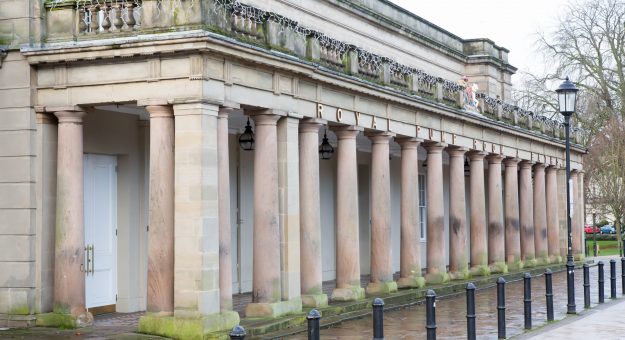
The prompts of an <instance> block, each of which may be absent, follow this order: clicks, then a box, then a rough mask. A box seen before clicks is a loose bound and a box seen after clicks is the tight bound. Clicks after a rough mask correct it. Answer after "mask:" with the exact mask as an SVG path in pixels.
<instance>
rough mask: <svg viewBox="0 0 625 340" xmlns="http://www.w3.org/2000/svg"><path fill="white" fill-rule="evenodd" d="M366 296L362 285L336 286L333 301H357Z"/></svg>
mask: <svg viewBox="0 0 625 340" xmlns="http://www.w3.org/2000/svg"><path fill="white" fill-rule="evenodd" d="M364 298H365V289H364V288H362V287H349V288H334V290H333V291H332V298H331V299H332V301H356V300H362V299H364Z"/></svg>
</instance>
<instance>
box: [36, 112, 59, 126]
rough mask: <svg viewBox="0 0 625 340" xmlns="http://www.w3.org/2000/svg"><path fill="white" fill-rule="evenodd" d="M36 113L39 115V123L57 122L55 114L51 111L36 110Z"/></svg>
mask: <svg viewBox="0 0 625 340" xmlns="http://www.w3.org/2000/svg"><path fill="white" fill-rule="evenodd" d="M35 112H36V113H35V115H36V117H37V124H56V123H57V120H56V118H55V116H54V115H53V114H51V113H47V112H43V111H41V112H40V111H36V110H35Z"/></svg>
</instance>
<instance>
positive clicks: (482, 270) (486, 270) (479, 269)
mask: <svg viewBox="0 0 625 340" xmlns="http://www.w3.org/2000/svg"><path fill="white" fill-rule="evenodd" d="M469 273H471V276H488V275H490V267H488V266H487V265H485V264H481V265H478V266H475V267H471V270H470V271H469Z"/></svg>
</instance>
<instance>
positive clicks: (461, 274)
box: [449, 268, 471, 280]
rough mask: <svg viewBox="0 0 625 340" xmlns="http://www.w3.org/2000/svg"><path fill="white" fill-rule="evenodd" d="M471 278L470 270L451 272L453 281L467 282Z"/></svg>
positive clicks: (450, 275) (450, 276)
mask: <svg viewBox="0 0 625 340" xmlns="http://www.w3.org/2000/svg"><path fill="white" fill-rule="evenodd" d="M470 277H471V273H470V272H469V269H468V268H464V269H461V270H458V271H453V272H449V278H450V279H451V280H466V279H468V278H470Z"/></svg>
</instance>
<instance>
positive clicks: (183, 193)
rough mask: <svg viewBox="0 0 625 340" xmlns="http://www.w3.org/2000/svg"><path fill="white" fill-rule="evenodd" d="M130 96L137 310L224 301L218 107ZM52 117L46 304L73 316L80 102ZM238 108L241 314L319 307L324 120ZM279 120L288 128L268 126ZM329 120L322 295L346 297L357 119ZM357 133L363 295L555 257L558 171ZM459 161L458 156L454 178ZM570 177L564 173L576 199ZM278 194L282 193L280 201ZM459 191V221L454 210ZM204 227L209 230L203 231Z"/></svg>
mask: <svg viewBox="0 0 625 340" xmlns="http://www.w3.org/2000/svg"><path fill="white" fill-rule="evenodd" d="M140 105H142V106H145V108H146V110H147V111H148V112H149V114H150V197H149V211H150V214H149V216H150V217H149V221H150V234H151V235H157V236H152V237H150V238H149V246H148V254H149V255H148V262H149V264H148V295H147V301H148V302H147V305H148V311H149V312H151V313H157V314H159V313H160V314H163V315H171V314H174V315H181V316H182V315H194V313H196V314H197V313H199V314H201V315H204V314H210V313H220V312H221V313H224V312H228V311H231V310H232V278H231V274H230V270H231V257H230V251H231V249H230V228H231V226H230V221H229V216H230V206H229V202H230V197H229V195H230V192H229V181H230V179H229V173H230V172H229V169H228V163H229V162H228V157H229V155H228V138H227V136H228V117H229V112H231V111H232V110H231V109H227V108H219V107H217V106H214V105H208V104H202V103H197V104H184V105H182V106H181V105H178V106H173V107H172V106H171V105H169V104H167V103H166V102H164V101H145V102H142V103H140ZM54 113H55V114H56V116H57V117H59V127H58V136H59V137H58V148H59V154H58V157H59V162H58V166H59V169H58V183H57V186H58V192H59V193H58V197H57V210H58V212H57V216H59V223H58V225H57V228H58V230H57V235H59V231H60V232H61V233H60V235H61V236H62V237H63V238H62V240H61V242H59V241H57V249H56V273H57V276H56V277H57V279H56V280H55V306H64V307H63V308H65V311H66V312H71V313H72V314H75V315H80V314H81V313H82V314H84V312H85V310H84V277H83V275H82V273H80V271H79V269H78V268H77V267H75V266H74V265H73V263H74V262H72V261H75V258H74V257H80V256H81V254H82V251H83V250H82V249H83V244H82V243H83V239H82V232H83V225H82V223H83V222H82V204H83V203H82V180H75V178H76V177H75V176H77V174H80V176H82V130H81V129H79V128H78V127H79V126H80V123H81V121H82V117H83V116H84V112H83V111H81V110H79V109H76V108H74V109H59V110H56V111H54ZM245 113H246V114H248V115H249V116H250V117H251V118H252V119H253V120H254V122H255V143H256V149H255V151H254V152H255V155H254V233H253V292H252V296H253V301H252V303H251V304H249V305H248V306H247V308H246V315H247V316H248V317H249V316H278V315H282V314H285V313H289V312H292V311H296V310H301V308H302V305H304V306H306V307H319V306H323V305H326V304H327V303H328V297H327V296H326V295H325V294H323V292H322V289H321V287H322V275H321V273H322V268H321V263H322V259H321V242H322V239H321V226H320V193H319V184H320V178H319V156H318V141H319V130H320V127H321V126H323V125H326V124H327V122H326V121H325V120H323V119H319V118H303V117H298V116H293V115H291V116H289V115H288V114H287V113H285V112H280V111H273V110H259V111H253V112H249V111H247V112H245ZM285 119H288V120H289V123H288V124H279V122H280V121H281V120H285ZM331 129H332V131H334V133H335V134H336V136H337V138H338V145H337V153H336V155H335V157H336V158H337V169H336V176H337V182H336V288H335V289H334V291H333V293H332V296H331V299H332V300H334V301H348V300H357V299H361V298H363V297H364V296H365V289H364V288H365V287H361V283H360V279H361V275H360V274H361V273H360V258H361V257H360V249H359V212H358V206H359V205H358V181H357V157H356V155H357V145H356V137H357V135H358V134H360V133H362V132H363V130H364V129H363V128H362V127H359V126H346V125H342V126H338V125H333V126H332V127H331ZM279 136H280V141H279ZM365 136H367V137H368V138H369V139H370V141H371V145H372V150H371V207H372V209H371V276H370V283H369V284H368V285H367V287H366V293H368V294H372V295H375V294H379V293H388V292H393V291H396V290H397V289H398V287H401V288H404V287H419V286H422V285H423V284H424V282H428V283H441V282H445V281H448V280H450V279H463V278H466V277H468V276H469V275H487V274H489V273H496V272H506V271H508V270H512V269H514V270H517V269H520V268H523V267H524V266H534V265H535V264H536V263H549V262H558V261H560V259H561V257H562V256H563V255H564V254H562V253H561V250H560V241H559V239H560V235H559V233H560V217H559V216H560V214H559V213H558V203H557V202H558V200H559V199H560V196H561V195H560V194H559V192H558V176H564V172H563V170H561V169H559V168H558V167H557V166H554V165H547V164H544V163H540V162H533V161H531V160H523V159H520V158H516V157H512V158H511V157H505V156H504V155H501V154H498V153H489V152H485V151H475V150H469V149H467V148H462V147H457V146H453V145H449V144H446V143H442V142H436V141H423V140H420V139H418V138H413V137H406V136H399V135H396V134H394V133H390V132H387V131H374V130H367V132H366V133H365ZM393 138H394V139H395V141H397V142H398V143H399V145H400V146H401V185H400V186H401V193H400V195H401V216H400V221H401V223H400V231H401V242H400V244H401V249H400V273H399V277H400V278H399V280H398V281H397V282H395V281H394V280H393V268H392V265H391V190H390V176H391V174H390V164H389V143H390V141H391V140H392V139H393ZM283 143H284V145H285V147H282V145H283ZM279 145H280V146H279ZM420 145H421V146H422V147H424V148H425V149H426V150H427V228H426V230H427V234H426V239H427V257H426V261H425V262H426V263H425V265H426V266H425V267H426V272H425V276H422V268H421V267H422V264H421V260H420V249H419V247H420V237H421V235H420V227H419V194H418V193H419V190H418V185H419V184H418V172H419V165H418V160H417V155H418V152H417V150H418V147H419V146H420ZM445 152H446V153H447V154H448V155H449V181H450V183H449V190H450V194H449V215H448V218H449V223H448V224H449V240H448V243H449V245H450V246H449V247H448V248H446V247H445V243H446V240H445V224H446V221H445V218H446V217H445V213H444V212H445V209H444V207H445V200H444V192H443V188H444V186H443V172H444V171H443V155H444V153H445ZM465 157H468V160H469V163H470V165H469V171H468V179H467V175H466V174H465V171H466V170H465ZM485 162H487V163H488V170H487V177H486V178H487V180H486V179H485V174H486V171H485V166H484V164H485ZM502 165H503V166H504V167H505V172H504V175H503V176H502ZM573 176H577V174H576V172H574V174H573ZM532 177H533V179H532ZM70 178H71V180H70ZM502 178H503V180H502ZM574 178H575V177H574ZM466 180H468V181H469V194H468V197H466V196H465V181H466ZM579 182H580V181H576V180H574V181H573V183H574V188H573V193H574V195H575V197H576V198H578V197H580V196H581V190H580V189H579ZM174 188H175V189H176V190H174ZM486 192H487V193H488V194H487V195H486ZM284 195H289V196H288V199H285V196H284ZM467 199H468V200H470V209H469V216H470V218H469V222H470V223H467V218H466V216H467V210H468V208H467ZM579 201H581V200H579V199H577V200H575V202H579ZM578 206H579V207H580V208H579V209H577V210H576V214H581V204H578ZM576 216H578V217H577V218H574V219H573V220H574V230H573V241H574V246H573V251H574V252H575V253H576V254H581V249H582V247H581V236H582V230H581V228H582V222H581V216H582V215H576ZM215 221H218V223H214V222H215ZM213 224H214V225H215V226H213ZM286 224H288V225H286ZM467 226H468V227H467ZM215 233H218V235H219V238H218V240H214V235H215ZM468 234H470V237H467V235H468ZM198 239H199V241H198ZM174 244H175V246H174ZM285 244H286V246H285ZM467 247H468V251H467ZM446 252H448V257H449V266H447V263H446V261H445V258H446ZM174 259H175V261H174ZM180 261H183V262H180ZM293 273H296V274H295V275H292V274H293ZM70 274H71V275H70ZM216 276H218V279H215V277H216ZM187 279H188V280H187ZM74 288H77V289H78V290H76V289H74ZM80 289H82V291H81V290H80ZM67 292H72V294H69V295H68V294H67ZM81 292H83V293H82V294H81ZM298 294H299V295H298ZM79 297H82V300H81V299H80V298H79ZM215 306H216V307H215ZM59 308H61V307H59Z"/></svg>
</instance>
